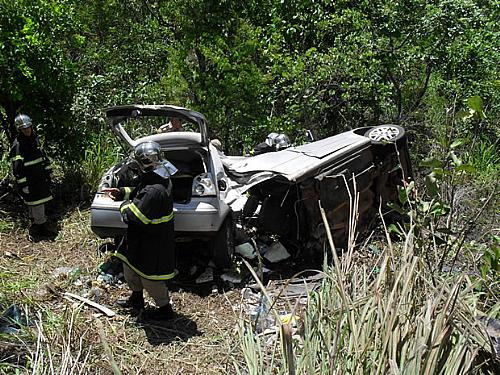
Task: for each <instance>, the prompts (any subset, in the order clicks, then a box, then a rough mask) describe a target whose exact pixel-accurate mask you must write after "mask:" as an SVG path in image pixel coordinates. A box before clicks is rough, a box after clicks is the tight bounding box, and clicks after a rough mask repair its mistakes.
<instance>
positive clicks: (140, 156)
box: [134, 141, 161, 172]
mask: <svg viewBox="0 0 500 375" xmlns="http://www.w3.org/2000/svg"><path fill="white" fill-rule="evenodd" d="M134 159H135V160H137V163H138V164H139V167H140V168H141V170H142V171H143V172H149V171H152V170H154V169H155V168H156V167H157V166H158V165H160V161H161V147H160V145H159V144H158V143H156V142H153V141H147V142H143V143H139V144H138V145H137V146H135V149H134Z"/></svg>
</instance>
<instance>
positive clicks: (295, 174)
mask: <svg viewBox="0 0 500 375" xmlns="http://www.w3.org/2000/svg"><path fill="white" fill-rule="evenodd" d="M105 113H106V118H107V123H108V126H109V127H110V128H111V130H112V132H113V133H114V134H115V135H116V136H117V138H118V140H119V141H120V142H121V143H122V144H123V146H124V147H125V148H126V149H127V150H129V151H130V152H131V151H132V150H133V148H134V146H135V145H137V144H139V143H141V142H144V141H149V140H151V141H155V142H157V143H159V144H160V146H161V148H162V152H163V155H164V157H165V159H167V160H168V161H169V162H170V163H171V164H172V165H173V166H174V167H175V168H172V170H173V171H175V173H173V174H172V175H171V180H172V184H173V199H174V217H175V219H174V227H175V236H176V241H189V240H193V239H201V240H205V241H207V244H208V245H209V248H210V250H211V256H212V257H213V259H214V261H215V263H216V264H217V265H218V266H220V267H227V266H229V265H230V263H231V258H232V255H233V251H234V245H235V243H234V241H235V230H236V228H237V227H238V228H239V229H243V230H244V229H245V226H252V227H254V228H256V229H257V232H258V233H262V234H270V235H274V236H277V237H278V238H280V240H281V241H282V242H283V243H284V244H285V245H290V247H291V248H294V249H297V251H299V250H301V249H307V250H308V251H309V252H313V253H314V252H316V253H318V254H320V255H321V254H322V246H323V243H324V241H325V238H326V231H325V227H324V224H323V219H322V215H321V212H320V204H321V207H322V208H323V209H324V210H325V213H326V216H327V218H328V223H329V226H330V229H331V231H332V234H333V237H334V241H335V242H336V244H337V245H340V246H342V244H343V243H345V241H346V238H347V234H348V227H349V212H350V204H351V203H350V202H351V201H352V197H354V195H356V197H357V198H358V199H357V200H358V210H357V211H358V219H359V220H358V221H359V223H360V225H364V224H365V223H367V222H369V221H370V220H372V219H373V217H374V215H375V214H376V212H377V211H378V210H379V206H382V207H384V206H385V205H386V203H387V202H390V201H394V200H396V199H397V192H398V191H397V186H398V185H401V184H402V182H403V180H405V179H407V178H409V177H410V175H411V169H410V163H409V155H408V149H407V143H406V137H405V132H404V130H403V129H402V128H401V127H399V126H396V125H382V126H378V127H370V128H359V129H354V130H352V131H348V132H345V133H342V134H338V135H335V136H332V137H328V138H325V139H322V140H319V141H316V142H310V143H307V144H304V145H301V146H295V147H288V148H285V149H282V150H280V151H275V152H270V153H263V154H260V155H255V156H226V155H224V154H223V153H222V152H221V151H220V150H219V149H218V147H216V146H215V145H214V144H216V143H214V142H210V140H209V138H208V127H207V121H206V119H205V117H204V116H203V115H202V114H200V113H198V112H196V111H192V110H188V109H185V108H181V107H176V106H171V105H129V106H118V107H112V108H108V109H106V110H105ZM173 119H180V120H181V121H182V123H183V125H182V127H181V128H177V129H176V128H174V129H172V126H171V125H170V123H168V124H166V121H167V120H170V122H172V120H173ZM164 129H168V130H167V131H166V132H163V130H164ZM137 176H138V167H137V165H136V164H135V162H134V159H133V158H131V157H126V158H125V159H124V160H122V161H121V162H119V163H118V164H116V165H114V166H112V167H111V168H110V169H109V170H108V171H107V172H106V173H105V175H104V176H103V178H102V179H101V183H100V186H99V189H98V192H97V193H96V195H95V197H94V200H93V203H92V206H91V228H92V230H93V231H94V232H95V233H96V234H97V235H98V236H100V237H102V238H106V237H115V238H117V237H120V236H121V235H122V234H123V233H124V232H125V229H126V224H125V223H124V222H123V221H122V220H121V215H120V213H119V207H120V204H121V202H115V201H113V200H111V199H110V198H109V197H108V196H107V194H105V193H102V191H103V189H105V188H109V187H122V186H134V185H135V184H136V183H137V181H138V178H137ZM319 203H320V204H319ZM237 224H238V225H237Z"/></svg>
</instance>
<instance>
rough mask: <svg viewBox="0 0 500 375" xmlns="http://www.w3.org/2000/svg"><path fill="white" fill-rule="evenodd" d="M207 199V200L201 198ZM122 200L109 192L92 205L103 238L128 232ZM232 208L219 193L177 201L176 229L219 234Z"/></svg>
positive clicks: (92, 219) (93, 226)
mask: <svg viewBox="0 0 500 375" xmlns="http://www.w3.org/2000/svg"><path fill="white" fill-rule="evenodd" d="M201 199H203V201H202V200H201ZM121 204H122V202H115V201H113V200H112V199H110V198H109V197H107V196H106V195H103V194H96V196H95V198H94V201H93V202H92V206H91V216H90V226H91V229H92V231H93V232H94V233H95V234H97V235H98V236H99V237H101V238H108V237H115V236H119V235H122V234H124V233H125V231H126V229H127V224H126V223H124V222H123V220H122V217H121V214H120V205H121ZM229 211H230V208H229V207H228V206H227V205H226V204H225V203H223V202H220V201H219V200H218V199H217V198H216V197H213V198H209V197H203V198H193V199H192V200H191V202H189V203H187V204H177V203H175V204H174V228H175V231H176V232H183V233H198V234H202V235H203V234H206V235H211V234H215V233H216V232H217V231H218V230H219V228H220V226H221V224H222V222H223V220H224V219H225V218H226V216H227V215H228V214H229Z"/></svg>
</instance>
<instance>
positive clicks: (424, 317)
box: [238, 202, 500, 374]
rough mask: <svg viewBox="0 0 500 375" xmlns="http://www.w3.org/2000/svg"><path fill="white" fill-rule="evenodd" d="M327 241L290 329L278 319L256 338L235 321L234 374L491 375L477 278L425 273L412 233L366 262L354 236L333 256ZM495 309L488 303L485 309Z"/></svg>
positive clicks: (493, 363)
mask: <svg viewBox="0 0 500 375" xmlns="http://www.w3.org/2000/svg"><path fill="white" fill-rule="evenodd" d="M355 203H356V202H354V204H353V207H356V204H355ZM353 211H354V212H355V211H356V210H355V209H354V210H353ZM351 216H352V217H355V215H351ZM324 220H325V227H327V228H328V225H327V223H326V216H324ZM355 226H356V223H355V222H354V221H353V222H351V229H352V230H351V233H355V230H354V228H355ZM329 239H330V247H331V251H332V255H333V258H334V264H333V266H329V267H325V271H324V275H325V279H324V282H323V285H322V288H320V289H319V290H318V291H317V292H313V293H310V294H309V304H308V307H307V309H306V310H305V313H304V314H303V315H301V322H302V324H301V325H300V326H299V327H298V328H294V327H293V326H292V325H291V324H286V323H283V324H280V329H279V330H278V331H277V332H276V333H275V334H274V335H268V336H263V335H262V334H257V333H256V332H255V331H254V327H253V326H252V325H250V324H242V325H241V326H240V335H241V346H242V350H243V352H244V353H245V360H246V362H245V364H244V365H243V366H242V367H241V368H239V369H238V371H239V373H242V374H244V373H247V372H246V371H249V373H250V374H344V373H348V374H470V373H488V374H494V373H498V372H496V371H498V369H499V365H500V362H499V360H498V358H495V354H494V349H493V346H492V342H491V341H490V339H489V337H488V335H487V333H486V331H485V328H484V326H482V325H481V324H480V323H479V322H478V320H477V319H476V317H477V316H484V315H485V313H486V311H481V308H482V305H481V303H480V301H481V294H480V293H478V292H477V290H476V287H477V282H476V281H474V280H473V279H472V278H470V277H469V276H468V275H466V274H451V273H433V274H432V275H431V274H430V271H429V267H427V265H426V264H425V262H424V261H423V260H422V259H421V258H420V257H419V256H417V254H416V252H415V251H414V246H413V241H414V235H413V231H412V230H411V229H410V232H409V233H407V235H406V240H405V241H404V242H403V243H399V244H397V245H394V244H393V243H392V242H391V239H390V237H389V235H387V242H386V244H385V245H384V246H381V248H382V251H381V253H380V254H379V255H378V256H377V257H372V261H371V262H367V261H366V260H367V259H369V256H366V255H367V254H368V255H369V253H370V252H369V251H368V249H367V248H366V247H362V248H357V249H356V252H355V251H354V243H355V238H354V236H352V237H351V240H350V245H349V248H348V250H347V252H346V253H344V254H343V256H342V257H341V258H339V257H337V253H336V250H335V246H334V244H333V241H332V238H331V236H330V237H329ZM361 257H364V260H365V261H363V262H360V258H361ZM255 277H256V279H257V276H256V275H255ZM261 287H262V289H263V293H264V294H265V295H267V294H268V293H267V292H266V288H265V287H264V286H261ZM270 304H271V305H273V304H276V301H275V300H273V299H270ZM499 310H500V303H499V302H498V299H497V303H496V305H495V306H494V308H493V309H492V310H490V311H489V313H490V314H491V316H494V317H496V316H497V315H498V313H499ZM291 311H292V313H293V310H291ZM273 313H274V314H276V311H273ZM277 321H278V322H279V321H280V320H279V319H277ZM294 333H295V334H294Z"/></svg>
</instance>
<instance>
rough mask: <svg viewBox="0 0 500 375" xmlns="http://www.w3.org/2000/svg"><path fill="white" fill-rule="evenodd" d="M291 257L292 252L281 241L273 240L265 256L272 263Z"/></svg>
mask: <svg viewBox="0 0 500 375" xmlns="http://www.w3.org/2000/svg"><path fill="white" fill-rule="evenodd" d="M289 257H290V254H289V253H288V251H287V250H286V249H285V247H284V246H283V245H282V244H281V242H279V241H275V242H273V243H272V245H271V246H269V250H267V251H266V253H265V254H264V258H266V259H267V260H268V261H270V262H271V263H276V262H279V261H281V260H284V259H287V258H289Z"/></svg>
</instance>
